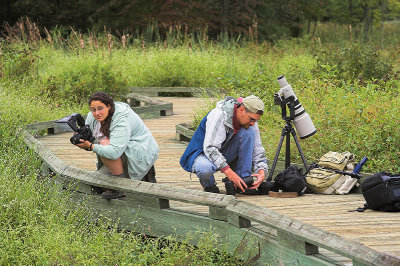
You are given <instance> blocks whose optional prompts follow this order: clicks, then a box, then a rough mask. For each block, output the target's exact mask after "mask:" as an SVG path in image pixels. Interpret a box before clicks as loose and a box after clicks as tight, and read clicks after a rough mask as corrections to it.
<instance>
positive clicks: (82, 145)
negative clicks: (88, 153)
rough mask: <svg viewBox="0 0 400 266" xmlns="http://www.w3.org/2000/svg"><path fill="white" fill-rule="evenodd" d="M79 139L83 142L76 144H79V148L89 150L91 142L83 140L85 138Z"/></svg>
mask: <svg viewBox="0 0 400 266" xmlns="http://www.w3.org/2000/svg"><path fill="white" fill-rule="evenodd" d="M79 141H80V142H81V143H78V144H76V146H78V147H79V148H81V149H84V150H89V148H90V144H91V143H90V142H89V141H87V140H83V139H80V140H79Z"/></svg>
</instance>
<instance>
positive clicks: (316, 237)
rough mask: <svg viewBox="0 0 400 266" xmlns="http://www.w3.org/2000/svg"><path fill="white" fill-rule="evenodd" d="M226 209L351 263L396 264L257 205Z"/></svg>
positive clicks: (236, 204) (238, 204) (237, 204)
mask: <svg viewBox="0 0 400 266" xmlns="http://www.w3.org/2000/svg"><path fill="white" fill-rule="evenodd" d="M247 204H248V203H247ZM227 210H228V211H229V212H232V213H234V214H236V215H238V216H241V217H243V218H246V219H248V220H251V221H256V222H258V223H260V224H263V225H266V226H270V227H272V228H274V229H276V230H278V231H285V233H289V234H292V235H293V237H295V238H298V239H302V240H304V242H305V243H308V244H310V245H314V246H318V247H323V248H324V249H327V250H330V251H333V252H335V253H338V254H340V255H342V256H345V257H348V258H350V259H352V260H353V263H361V264H370V263H372V264H374V265H398V263H399V262H400V261H399V258H396V256H393V255H391V254H383V253H379V252H377V251H375V250H373V249H371V248H368V247H366V246H364V245H362V244H359V243H356V242H353V241H346V240H344V239H342V238H341V237H339V236H337V235H334V234H330V233H328V232H326V231H323V230H321V229H319V228H317V227H314V226H311V225H306V224H303V223H301V222H298V221H296V220H293V219H291V218H289V217H288V216H283V215H281V214H278V213H275V212H272V211H271V210H269V209H266V208H263V207H260V206H255V205H253V206H249V205H246V203H244V202H242V201H232V202H231V203H230V204H229V205H228V206H227Z"/></svg>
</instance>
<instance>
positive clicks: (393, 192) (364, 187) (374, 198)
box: [358, 172, 400, 212]
mask: <svg viewBox="0 0 400 266" xmlns="http://www.w3.org/2000/svg"><path fill="white" fill-rule="evenodd" d="M361 191H362V194H363V196H364V198H365V201H366V202H367V203H366V204H365V206H364V208H359V209H358V211H363V209H364V210H365V209H372V210H378V211H388V212H391V211H400V173H397V174H391V173H388V172H379V173H376V174H373V175H371V176H368V177H367V178H366V179H365V180H364V182H363V183H362V184H361Z"/></svg>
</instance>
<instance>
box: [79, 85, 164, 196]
mask: <svg viewBox="0 0 400 266" xmlns="http://www.w3.org/2000/svg"><path fill="white" fill-rule="evenodd" d="M89 108H90V112H89V114H88V116H87V118H86V124H88V125H89V126H90V129H91V130H92V133H93V136H94V137H95V141H94V143H90V142H89V141H84V140H81V143H80V144H77V146H78V147H80V148H82V149H87V150H89V151H93V152H94V153H96V154H97V159H98V160H97V171H99V172H102V173H104V174H110V175H113V176H120V177H128V178H132V179H134V180H143V181H149V182H155V177H154V175H155V173H154V167H153V165H154V162H155V161H156V159H157V157H158V146H157V143H156V141H155V139H154V138H153V136H152V134H151V132H150V131H149V130H148V129H147V127H146V126H145V124H144V123H143V121H142V119H141V118H140V117H139V116H138V115H137V114H136V113H135V112H134V111H133V110H132V109H131V108H130V106H129V105H128V104H126V103H122V102H114V101H113V99H112V98H111V97H110V96H108V95H107V94H106V93H103V92H96V93H94V94H93V95H92V96H91V97H90V98H89ZM149 176H153V177H152V178H151V177H150V178H149ZM101 196H102V197H103V198H107V199H114V198H119V197H122V196H124V193H121V192H119V191H115V190H106V191H104V192H103V193H102V194H101Z"/></svg>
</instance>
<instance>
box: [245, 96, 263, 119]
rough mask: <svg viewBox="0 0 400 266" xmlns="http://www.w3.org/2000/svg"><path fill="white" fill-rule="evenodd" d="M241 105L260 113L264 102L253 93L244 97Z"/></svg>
mask: <svg viewBox="0 0 400 266" xmlns="http://www.w3.org/2000/svg"><path fill="white" fill-rule="evenodd" d="M243 105H244V107H246V109H247V110H249V111H250V112H252V113H254V114H259V115H262V114H263V113H264V103H263V101H261V99H260V98H258V97H257V96H255V95H250V96H247V97H246V98H244V99H243Z"/></svg>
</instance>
